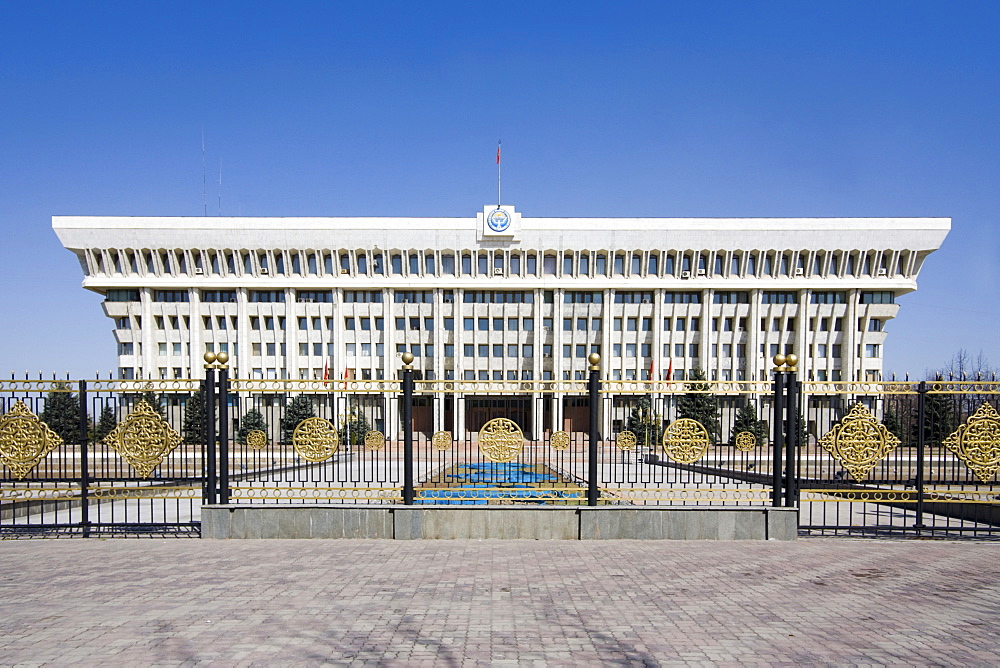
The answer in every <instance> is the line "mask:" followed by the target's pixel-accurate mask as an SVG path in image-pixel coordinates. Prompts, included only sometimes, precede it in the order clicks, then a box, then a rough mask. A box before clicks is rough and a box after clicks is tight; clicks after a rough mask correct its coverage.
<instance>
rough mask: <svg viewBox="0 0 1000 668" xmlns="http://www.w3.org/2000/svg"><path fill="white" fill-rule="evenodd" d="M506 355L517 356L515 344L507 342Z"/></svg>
mask: <svg viewBox="0 0 1000 668" xmlns="http://www.w3.org/2000/svg"><path fill="white" fill-rule="evenodd" d="M507 357H517V344H516V343H508V344H507Z"/></svg>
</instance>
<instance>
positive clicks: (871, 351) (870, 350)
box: [865, 343, 881, 357]
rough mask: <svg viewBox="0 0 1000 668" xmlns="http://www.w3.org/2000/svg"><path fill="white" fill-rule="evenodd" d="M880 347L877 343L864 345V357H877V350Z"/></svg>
mask: <svg viewBox="0 0 1000 668" xmlns="http://www.w3.org/2000/svg"><path fill="white" fill-rule="evenodd" d="M880 348H881V346H879V344H877V343H866V344H865V357H879V349H880Z"/></svg>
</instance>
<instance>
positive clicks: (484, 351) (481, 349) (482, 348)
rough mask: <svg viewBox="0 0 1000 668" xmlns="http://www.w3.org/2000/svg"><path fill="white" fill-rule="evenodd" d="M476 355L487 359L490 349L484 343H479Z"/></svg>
mask: <svg viewBox="0 0 1000 668" xmlns="http://www.w3.org/2000/svg"><path fill="white" fill-rule="evenodd" d="M476 355H477V356H479V357H489V356H490V347H489V346H488V345H486V344H485V343H480V344H479V345H478V346H476Z"/></svg>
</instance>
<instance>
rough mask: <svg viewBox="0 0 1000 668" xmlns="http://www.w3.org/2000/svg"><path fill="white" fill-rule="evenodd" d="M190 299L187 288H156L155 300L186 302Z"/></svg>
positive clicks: (154, 292)
mask: <svg viewBox="0 0 1000 668" xmlns="http://www.w3.org/2000/svg"><path fill="white" fill-rule="evenodd" d="M187 300H188V291H187V290H154V291H153V301H154V302H186V301H187Z"/></svg>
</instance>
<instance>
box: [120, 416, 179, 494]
mask: <svg viewBox="0 0 1000 668" xmlns="http://www.w3.org/2000/svg"><path fill="white" fill-rule="evenodd" d="M183 440H184V439H183V438H182V437H181V435H180V434H178V433H177V431H176V430H174V428H173V427H171V426H170V425H169V424H168V423H167V421H166V420H164V419H163V418H162V417H160V414H159V413H157V412H156V411H154V410H153V407H152V406H150V405H149V404H148V403H146V401H144V400H141V401H139V403H137V404H136V405H135V409H133V410H132V412H131V413H129V414H128V416H127V417H126V418H125V419H124V420H123V421H122V422H121V423H120V424H119V425H118V426H117V427H115V428H114V429H112V430H111V433H109V434H108V435H107V436H105V437H104V444H105V445H107V446H108V447H109V448H111V449H113V450H114V451H115V452H117V453H118V454H119V455H120V456H121V458H122V459H124V460H125V461H127V462H128V463H129V465H130V466H131V467H132V468H134V469H135V472H136V473H138V474H139V477H140V478H148V477H149V475H150V474H151V473H152V472H153V469H155V468H156V467H157V466H159V465H160V464H161V463H163V459H164V458H165V457H166V456H167V455H169V454H170V453H171V452H173V451H174V448H176V447H177V446H178V445H180V444H181V442H182V441H183Z"/></svg>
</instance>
